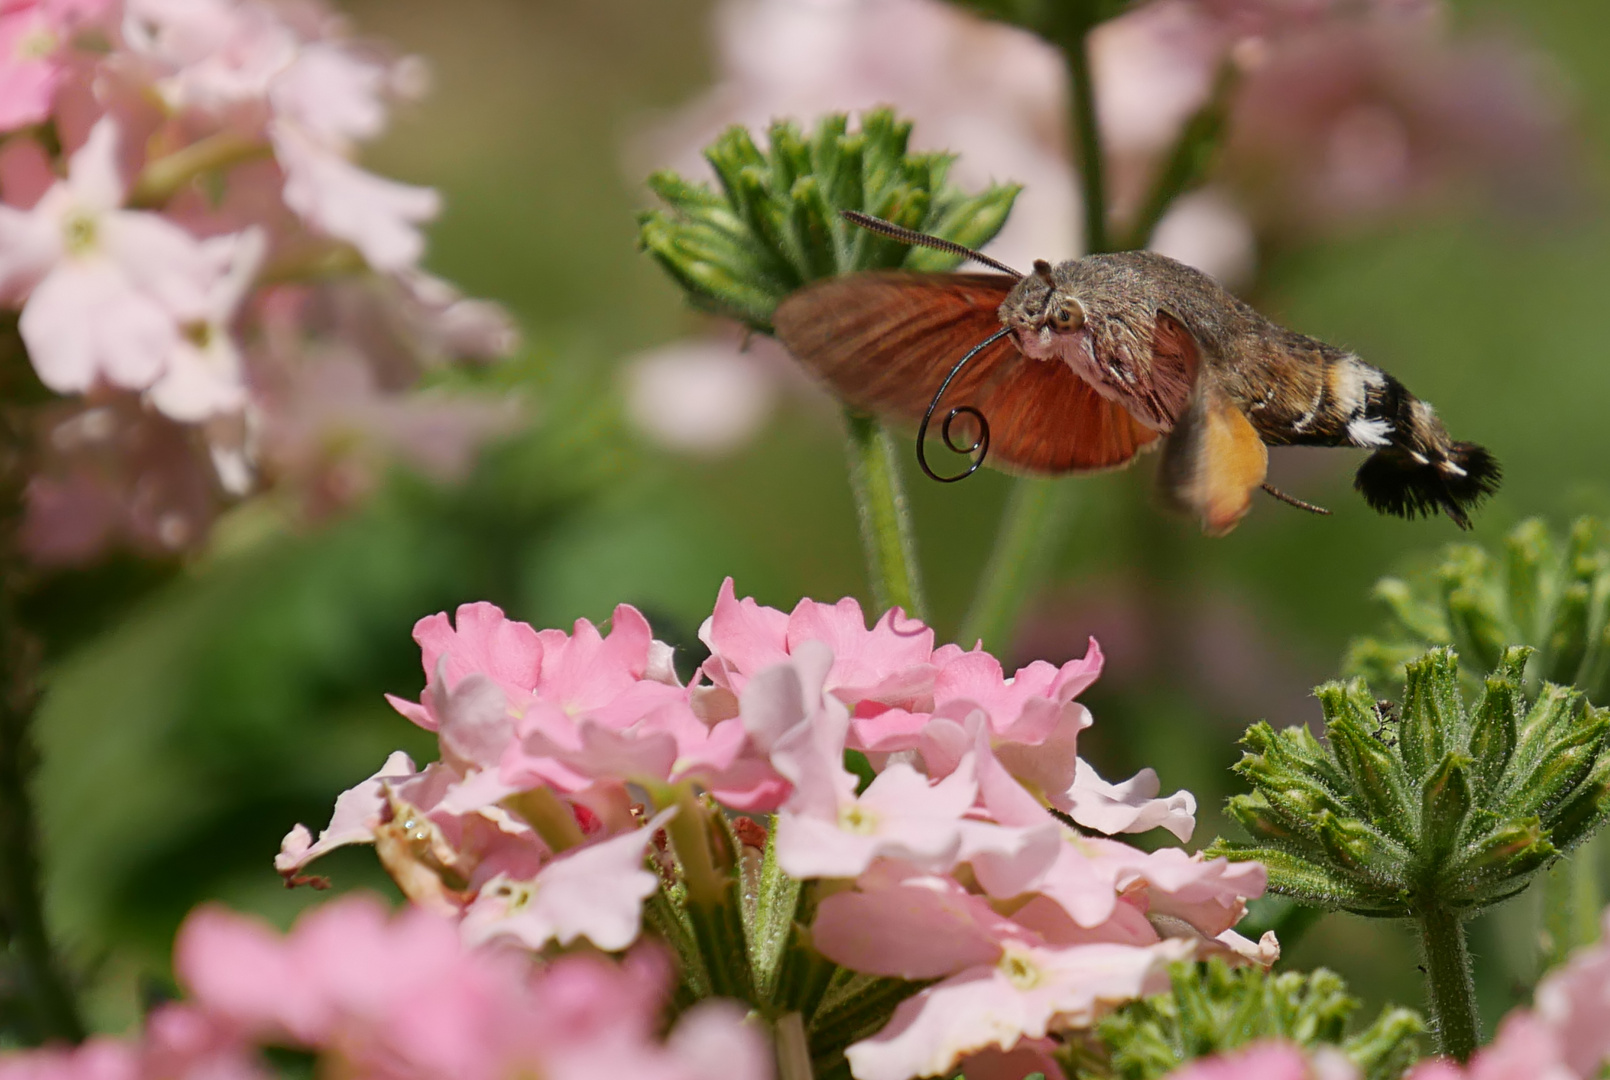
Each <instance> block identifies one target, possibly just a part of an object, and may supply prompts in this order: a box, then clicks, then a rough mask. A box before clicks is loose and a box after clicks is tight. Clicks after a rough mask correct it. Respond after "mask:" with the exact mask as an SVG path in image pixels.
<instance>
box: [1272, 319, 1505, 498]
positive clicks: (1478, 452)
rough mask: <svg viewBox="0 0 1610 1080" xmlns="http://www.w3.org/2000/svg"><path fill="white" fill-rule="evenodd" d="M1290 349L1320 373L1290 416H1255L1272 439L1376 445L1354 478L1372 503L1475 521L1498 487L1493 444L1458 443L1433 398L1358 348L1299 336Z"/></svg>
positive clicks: (1289, 352)
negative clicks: (1482, 504)
mask: <svg viewBox="0 0 1610 1080" xmlns="http://www.w3.org/2000/svg"><path fill="white" fill-rule="evenodd" d="M1286 355H1287V356H1288V357H1289V358H1290V359H1291V360H1292V361H1297V359H1298V358H1299V357H1301V358H1302V360H1303V361H1306V362H1307V363H1315V362H1316V361H1317V367H1318V371H1317V373H1316V374H1317V378H1311V379H1310V380H1309V381H1308V382H1307V389H1306V392H1305V393H1303V394H1301V395H1298V396H1297V401H1296V403H1295V404H1294V405H1289V406H1288V408H1287V410H1286V411H1285V413H1284V415H1280V416H1276V415H1270V413H1272V412H1273V411H1274V410H1265V414H1264V416H1262V417H1257V416H1255V417H1254V419H1255V422H1256V421H1258V420H1261V421H1262V422H1261V423H1260V425H1259V426H1260V431H1261V432H1262V434H1263V435H1264V438H1265V440H1266V441H1268V442H1270V443H1275V444H1280V443H1285V444H1300V445H1308V446H1357V447H1362V448H1364V449H1367V450H1373V451H1375V452H1374V453H1373V454H1371V455H1370V456H1369V457H1368V458H1367V459H1366V460H1365V462H1364V464H1363V465H1362V466H1360V468H1359V470H1358V473H1357V475H1356V477H1355V478H1354V481H1353V486H1354V487H1355V488H1356V489H1357V490H1358V491H1359V493H1360V494H1362V495H1363V496H1364V501H1365V502H1367V503H1369V504H1370V506H1371V507H1373V508H1374V509H1375V510H1378V511H1380V512H1381V513H1383V514H1395V515H1397V516H1398V517H1416V516H1419V515H1421V514H1427V515H1429V514H1435V513H1437V512H1438V511H1441V512H1442V513H1444V514H1447V515H1448V518H1449V519H1450V520H1451V521H1453V522H1454V523H1455V524H1456V525H1458V526H1459V527H1460V528H1465V529H1468V528H1469V527H1470V517H1469V511H1470V510H1471V508H1472V507H1474V506H1475V504H1476V503H1478V502H1480V501H1481V500H1482V499H1483V498H1485V497H1486V496H1488V495H1490V494H1492V493H1493V492H1494V491H1496V490H1497V489H1498V482H1499V477H1500V470H1499V467H1498V462H1497V461H1495V460H1494V459H1493V456H1492V455H1491V454H1490V453H1488V452H1487V450H1485V449H1484V448H1483V447H1480V446H1477V445H1476V444H1475V443H1464V442H1454V441H1453V440H1452V439H1450V438H1449V437H1448V432H1447V430H1446V429H1445V428H1444V427H1443V426H1442V421H1441V420H1439V419H1438V418H1437V414H1436V412H1435V411H1434V410H1433V409H1432V408H1431V406H1430V405H1429V404H1428V403H1427V402H1425V401H1422V400H1421V399H1419V398H1417V397H1415V396H1414V394H1412V393H1410V392H1409V390H1408V388H1407V387H1405V386H1404V385H1403V384H1402V383H1401V382H1399V381H1398V380H1397V379H1394V378H1393V377H1392V376H1391V375H1388V374H1387V373H1386V372H1384V371H1382V370H1381V369H1380V368H1377V367H1374V366H1372V365H1370V364H1366V363H1365V362H1364V361H1363V360H1360V359H1359V358H1358V357H1357V356H1354V355H1353V354H1351V353H1347V352H1343V351H1342V350H1340V349H1336V348H1333V347H1332V346H1329V345H1324V344H1322V343H1320V342H1317V341H1315V340H1313V339H1312V338H1303V337H1300V336H1299V335H1292V342H1291V343H1290V345H1289V346H1288V350H1287V352H1286ZM1293 367H1294V368H1296V369H1298V370H1300V367H1301V364H1300V363H1294V364H1293ZM1309 370H1313V369H1312V368H1310V369H1309ZM1293 381H1294V382H1295V381H1297V380H1293ZM1285 400H1286V401H1287V402H1290V401H1291V400H1292V399H1291V398H1290V397H1287V398H1286V399H1285Z"/></svg>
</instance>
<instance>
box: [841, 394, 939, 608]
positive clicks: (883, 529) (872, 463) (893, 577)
mask: <svg viewBox="0 0 1610 1080" xmlns="http://www.w3.org/2000/svg"><path fill="white" fill-rule="evenodd" d="M845 421H846V423H847V425H848V427H849V441H848V453H849V459H850V491H851V493H852V494H853V495H854V496H855V512H856V518H857V520H858V521H859V522H860V525H861V547H862V549H863V550H864V551H865V553H866V564H867V578H868V580H869V581H870V582H871V584H872V600H873V602H874V603H875V604H876V605H877V607H878V610H879V611H880V612H881V611H887V610H888V609H889V608H892V607H899V608H903V609H904V610H905V612H906V614H907V615H911V616H915V617H916V618H919V619H924V620H926V619H927V617H928V605H927V602H926V601H925V599H924V598H923V592H922V576H921V573H920V572H919V571H918V568H917V545H916V541H915V539H914V538H913V536H912V529H911V509H910V507H909V506H908V505H907V504H906V489H905V484H904V482H903V481H902V480H901V479H900V462H899V458H898V456H897V454H898V450H897V448H896V446H895V441H894V438H893V437H892V436H891V435H890V434H889V432H888V430H887V429H886V428H885V427H884V426H883V425H882V424H880V423H878V421H877V420H875V419H873V418H872V417H870V416H863V415H861V414H859V413H854V412H847V413H845Z"/></svg>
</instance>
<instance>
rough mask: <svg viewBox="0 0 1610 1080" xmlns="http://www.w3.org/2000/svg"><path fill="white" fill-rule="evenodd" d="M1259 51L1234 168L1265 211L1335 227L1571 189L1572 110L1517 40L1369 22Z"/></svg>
mask: <svg viewBox="0 0 1610 1080" xmlns="http://www.w3.org/2000/svg"><path fill="white" fill-rule="evenodd" d="M1249 56H1250V57H1251V59H1250V61H1249V62H1248V64H1247V65H1246V71H1245V73H1244V76H1243V79H1242V83H1241V85H1240V87H1239V88H1238V90H1237V92H1236V97H1235V104H1234V113H1233V119H1232V125H1231V137H1230V142H1229V147H1228V151H1227V154H1228V157H1227V165H1228V167H1229V169H1230V172H1231V175H1232V176H1234V177H1235V178H1236V179H1237V180H1238V181H1239V182H1240V183H1241V184H1242V185H1243V187H1244V188H1246V189H1247V190H1248V191H1249V193H1250V194H1251V195H1252V196H1253V198H1254V199H1255V200H1256V204H1257V205H1258V206H1259V207H1260V210H1261V212H1262V213H1264V214H1265V215H1283V216H1284V220H1285V221H1286V222H1291V221H1303V222H1317V223H1328V222H1331V221H1335V220H1345V219H1348V218H1351V217H1358V216H1362V215H1370V214H1379V213H1381V212H1383V211H1391V210H1396V209H1398V208H1400V207H1402V206H1405V205H1409V206H1413V205H1425V204H1426V203H1427V202H1428V201H1429V200H1432V199H1436V198H1446V197H1448V196H1449V195H1451V194H1452V195H1460V194H1492V195H1496V196H1498V197H1499V198H1500V199H1502V200H1505V201H1507V202H1509V203H1510V204H1514V205H1525V204H1534V205H1535V204H1538V203H1540V202H1541V203H1544V204H1547V203H1548V202H1551V201H1557V200H1558V196H1559V195H1560V194H1562V193H1563V191H1564V187H1565V185H1564V182H1563V177H1564V175H1565V173H1566V162H1567V159H1566V154H1565V149H1564V141H1563V139H1562V137H1561V136H1562V134H1563V118H1562V116H1561V110H1560V107H1559V105H1558V103H1557V102H1556V101H1554V100H1553V99H1552V98H1551V96H1550V95H1549V94H1548V93H1546V92H1545V90H1544V85H1543V82H1542V80H1541V79H1540V78H1539V77H1538V74H1539V73H1538V71H1537V70H1535V69H1536V65H1535V63H1531V62H1529V61H1528V60H1527V58H1525V57H1524V56H1523V55H1521V54H1520V53H1519V52H1518V51H1517V50H1516V49H1515V48H1514V47H1513V46H1511V45H1509V44H1507V43H1505V42H1502V41H1500V40H1497V39H1488V40H1484V41H1476V42H1455V41H1452V40H1450V39H1448V37H1447V36H1446V35H1445V34H1444V33H1442V32H1440V31H1439V30H1438V28H1437V27H1436V24H1435V22H1434V21H1428V20H1411V19H1403V18H1391V17H1384V18H1375V19H1373V20H1372V19H1367V18H1366V19H1358V18H1355V19H1351V20H1349V19H1337V20H1332V21H1330V22H1327V23H1324V24H1323V25H1320V26H1316V27H1314V28H1313V29H1311V30H1306V31H1300V32H1291V33H1288V34H1286V35H1284V36H1281V37H1279V38H1276V39H1275V40H1274V41H1272V42H1270V43H1268V44H1267V46H1266V47H1264V48H1261V49H1255V50H1252V51H1251V52H1250V53H1249Z"/></svg>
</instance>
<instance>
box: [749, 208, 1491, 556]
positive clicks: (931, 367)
mask: <svg viewBox="0 0 1610 1080" xmlns="http://www.w3.org/2000/svg"><path fill="white" fill-rule="evenodd" d="M844 216H845V217H847V218H849V219H850V220H852V221H854V222H855V223H856V224H858V225H860V226H862V227H864V228H868V229H872V230H874V231H876V232H880V233H883V234H884V235H887V236H891V237H894V238H895V239H898V240H901V241H904V242H906V243H912V244H921V245H923V246H927V247H937V248H940V249H941V250H946V251H950V252H952V253H954V254H959V255H964V256H965V257H967V258H970V259H974V260H976V261H979V262H982V263H984V264H985V265H987V266H990V267H992V268H994V269H995V270H998V271H1000V273H993V274H948V273H913V272H905V271H874V272H869V273H862V274H854V275H850V276H847V277H840V278H833V279H830V280H827V281H822V282H818V283H816V284H814V285H811V286H808V287H806V288H804V289H801V290H800V291H798V292H796V293H794V294H793V295H792V296H790V297H789V298H788V299H787V300H785V301H784V302H783V303H782V304H781V305H780V306H779V307H778V309H777V312H776V316H775V318H774V324H775V326H776V330H777V336H778V337H779V338H780V339H781V340H782V342H783V344H785V345H786V346H787V347H788V348H789V350H790V351H791V352H793V354H794V355H795V356H796V357H797V358H798V359H799V360H800V361H801V362H803V363H804V364H805V366H806V367H808V368H810V369H811V370H812V371H813V372H815V373H816V374H817V375H818V376H820V377H821V378H822V379H823V380H824V381H825V382H826V383H827V384H828V386H829V387H830V388H831V389H832V390H833V392H834V393H836V394H837V395H838V396H839V397H840V398H842V399H843V400H844V401H845V402H847V403H848V404H849V405H850V406H851V407H852V408H855V409H859V410H863V411H866V412H870V413H875V414H880V415H886V416H894V417H899V418H902V419H906V420H910V421H919V420H920V421H921V428H920V430H919V434H918V440H917V454H918V460H919V462H920V463H921V464H922V466H923V470H924V471H925V472H927V473H928V475H930V476H933V477H934V478H935V479H940V480H954V479H961V478H962V477H963V476H967V475H971V473H972V472H973V471H974V470H975V469H976V468H977V467H978V466H979V465H980V464H981V463H982V461H983V457H984V455H985V454H991V455H992V456H993V459H994V460H997V461H999V462H1001V463H1003V464H1004V465H1005V466H1006V467H1008V468H1009V469H1011V470H1013V471H1019V472H1027V473H1039V474H1058V473H1070V472H1090V471H1094V470H1099V469H1110V468H1116V467H1119V466H1122V465H1126V464H1128V463H1129V462H1130V461H1131V460H1132V459H1133V458H1134V457H1135V455H1136V454H1137V453H1139V452H1140V451H1142V450H1147V449H1152V448H1155V447H1157V446H1158V445H1159V444H1161V446H1162V451H1163V454H1162V460H1161V463H1160V466H1159V469H1158V477H1159V483H1160V486H1161V488H1162V491H1163V494H1164V497H1165V499H1166V500H1167V501H1168V502H1169V503H1170V504H1171V505H1173V506H1175V507H1176V508H1179V509H1182V510H1185V511H1188V512H1191V513H1194V514H1196V515H1197V516H1198V517H1199V518H1200V520H1201V522H1202V528H1203V530H1204V531H1205V532H1207V533H1209V534H1212V535H1223V534H1224V533H1227V532H1229V531H1230V530H1231V529H1233V528H1234V527H1235V525H1236V523H1237V522H1238V521H1239V520H1240V519H1241V517H1242V516H1243V515H1244V514H1245V513H1246V512H1247V510H1248V509H1249V508H1250V507H1251V505H1252V495H1253V492H1254V491H1256V490H1257V489H1258V488H1260V487H1263V488H1265V489H1266V490H1268V491H1269V492H1270V493H1271V494H1274V495H1276V496H1278V497H1280V498H1283V499H1285V500H1286V501H1288V502H1292V503H1294V504H1296V505H1299V506H1303V507H1305V508H1307V509H1313V510H1318V508H1317V507H1310V506H1308V505H1307V504H1305V503H1302V502H1300V501H1299V500H1295V499H1291V498H1290V497H1289V496H1285V495H1283V494H1282V493H1281V492H1278V491H1276V490H1275V489H1273V488H1270V487H1269V486H1268V485H1267V484H1266V483H1265V482H1264V476H1265V473H1266V471H1267V468H1268V463H1269V453H1268V449H1267V448H1268V447H1270V446H1353V447H1362V448H1365V449H1368V450H1372V451H1374V452H1373V453H1371V454H1370V456H1369V457H1368V458H1367V459H1365V461H1364V463H1363V464H1362V465H1361V466H1360V467H1359V470H1358V474H1357V476H1356V478H1355V479H1354V484H1353V486H1354V487H1355V488H1356V489H1357V490H1358V491H1359V492H1360V493H1361V494H1362V495H1363V496H1364V500H1365V502H1367V503H1369V505H1370V506H1371V507H1373V508H1374V509H1376V510H1378V511H1380V512H1381V513H1384V514H1396V515H1398V516H1400V517H1414V516H1416V515H1418V514H1428V515H1429V514H1434V513H1437V512H1438V511H1440V512H1442V513H1444V514H1446V515H1447V516H1448V517H1449V518H1450V519H1451V520H1452V521H1453V522H1454V523H1455V524H1456V525H1458V526H1460V527H1461V528H1469V527H1470V519H1469V514H1468V512H1469V510H1470V509H1471V508H1472V507H1473V506H1474V505H1475V504H1476V503H1477V502H1479V501H1480V500H1481V499H1482V498H1483V497H1485V496H1486V495H1489V494H1491V493H1492V492H1493V491H1495V490H1496V489H1497V487H1498V481H1499V467H1498V463H1497V461H1495V460H1494V459H1493V456H1492V455H1491V454H1490V453H1488V452H1487V450H1485V449H1484V448H1482V447H1481V446H1478V445H1476V444H1475V443H1466V442H1454V441H1453V440H1451V439H1450V438H1449V436H1448V432H1447V431H1446V429H1444V428H1443V426H1442V421H1441V420H1439V419H1438V418H1437V415H1436V413H1435V412H1433V411H1432V408H1431V406H1430V405H1429V404H1427V403H1426V402H1424V401H1422V400H1421V399H1419V398H1417V397H1415V396H1414V395H1413V394H1411V393H1410V392H1409V391H1408V390H1407V389H1406V388H1405V387H1404V386H1403V384H1402V383H1400V382H1398V380H1396V379H1394V378H1393V377H1392V376H1391V375H1388V374H1387V373H1386V372H1384V371H1382V370H1381V369H1380V368H1377V367H1374V366H1372V365H1370V364H1367V363H1365V362H1364V361H1363V360H1361V359H1359V358H1358V357H1357V356H1355V355H1354V354H1352V353H1350V352H1348V351H1347V350H1345V349H1339V348H1336V347H1335V346H1332V345H1328V344H1326V343H1325V342H1322V341H1319V340H1316V339H1315V338H1311V337H1308V336H1306V335H1304V334H1299V333H1296V332H1295V331H1292V330H1287V329H1286V328H1284V327H1282V326H1279V325H1277V324H1275V323H1274V322H1271V321H1270V320H1269V319H1266V318H1264V317H1263V316H1262V315H1260V314H1258V312H1256V311H1255V310H1253V309H1252V308H1251V307H1250V306H1248V305H1247V304H1245V303H1243V302H1241V301H1240V300H1238V299H1236V297H1234V296H1232V295H1231V294H1230V293H1229V292H1228V291H1226V290H1225V289H1224V288H1223V287H1222V286H1220V285H1219V284H1218V282H1216V281H1214V280H1213V279H1212V278H1211V277H1209V276H1208V275H1206V274H1204V273H1202V272H1201V271H1199V270H1196V269H1194V268H1192V267H1189V266H1186V265H1185V264H1183V263H1180V262H1176V261H1175V260H1173V259H1170V258H1168V257H1166V256H1164V255H1159V254H1156V253H1155V252H1149V251H1123V252H1115V253H1113V254H1108V255H1090V256H1086V257H1085V258H1082V259H1075V260H1072V261H1070V262H1064V263H1061V264H1059V265H1057V266H1052V265H1050V264H1049V263H1046V262H1044V261H1037V262H1036V263H1035V264H1034V271H1033V273H1030V274H1027V275H1024V274H1019V273H1017V272H1016V271H1014V270H1012V269H1011V268H1010V267H1008V266H1005V265H1003V264H1001V263H999V262H996V261H995V260H994V259H991V258H989V257H988V256H986V255H982V254H980V253H979V252H976V251H972V250H971V249H968V248H964V247H961V246H960V245H957V244H953V243H950V242H949V241H946V240H941V239H939V238H937V237H931V236H926V235H924V234H922V233H915V232H912V231H910V230H907V229H903V228H901V227H899V226H897V225H893V224H890V223H889V222H886V221H881V220H879V219H877V218H872V217H868V216H867V215H864V214H856V213H853V212H850V211H846V212H845V215H844ZM960 354H965V355H963V356H962V359H961V361H960V362H955V361H954V358H955V357H956V356H958V355H960ZM947 365H953V366H950V367H949V374H948V375H947V374H946V369H947ZM945 394H950V395H952V398H951V400H954V401H961V402H965V403H966V404H962V405H958V406H956V407H954V408H952V409H951V410H950V411H949V413H948V414H947V415H946V417H945V421H944V426H943V429H942V430H943V435H944V439H945V442H946V444H947V445H949V446H950V448H951V449H952V450H956V451H958V452H971V453H976V454H977V455H978V456H977V458H976V459H975V460H974V461H973V463H972V467H971V468H969V469H967V471H966V472H964V473H962V474H959V475H957V476H952V477H941V476H938V475H936V474H935V473H934V472H933V471H932V470H931V469H929V468H928V465H927V459H926V456H925V453H924V449H923V438H924V435H925V434H926V431H927V427H928V421H929V420H930V419H931V418H932V416H933V414H934V410H935V409H936V408H937V407H938V405H939V400H940V397H941V396H943V395H945ZM964 417H965V418H967V419H969V420H971V421H972V422H973V424H975V425H976V436H975V438H974V440H973V443H972V445H971V446H960V445H957V443H956V442H954V441H953V432H952V431H951V428H952V425H953V423H954V422H955V421H957V420H958V419H961V418H964ZM1319 512H1321V513H1323V512H1324V511H1319Z"/></svg>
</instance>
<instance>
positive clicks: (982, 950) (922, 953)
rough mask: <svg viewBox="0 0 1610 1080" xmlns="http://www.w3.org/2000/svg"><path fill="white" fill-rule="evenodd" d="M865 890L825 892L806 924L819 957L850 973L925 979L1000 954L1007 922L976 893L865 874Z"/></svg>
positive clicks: (946, 882) (931, 881)
mask: <svg viewBox="0 0 1610 1080" xmlns="http://www.w3.org/2000/svg"><path fill="white" fill-rule="evenodd" d="M866 884H868V885H870V886H871V887H870V888H869V889H868V890H867V891H865V892H839V893H833V894H832V895H830V896H828V897H827V898H825V899H824V900H823V901H822V902H821V904H820V905H819V906H818V907H817V910H816V920H815V921H814V922H813V923H812V924H811V938H812V941H813V943H814V944H815V946H816V949H817V951H819V952H820V953H821V954H822V955H823V956H825V957H827V958H828V959H829V960H832V961H833V962H834V963H837V964H840V965H842V966H844V967H848V968H850V969H851V970H854V971H863V972H866V973H868V974H871V975H885V976H889V977H891V978H900V979H933V978H939V977H941V976H945V975H952V974H955V973H956V972H958V971H965V970H967V969H968V968H973V967H978V966H980V965H988V964H993V963H994V962H995V961H996V959H997V958H999V957H1000V955H1001V940H1002V938H1003V937H1009V936H1011V935H1012V934H1013V932H1014V928H1013V927H1011V925H1010V924H1009V923H1008V922H1007V920H1005V919H1004V918H1002V917H1001V916H1000V915H998V914H997V913H996V912H995V911H994V910H993V909H991V908H990V907H989V905H988V904H987V903H985V902H984V900H983V899H982V898H980V897H976V896H972V895H970V894H968V893H967V892H966V891H965V890H963V889H962V888H961V886H960V885H957V884H956V883H955V882H954V881H952V880H951V879H949V878H940V877H909V878H906V879H905V880H900V881H889V882H886V881H879V880H877V879H873V880H871V881H869V882H867V883H866Z"/></svg>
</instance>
